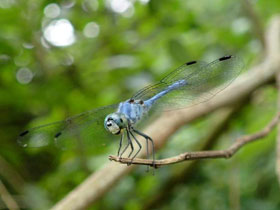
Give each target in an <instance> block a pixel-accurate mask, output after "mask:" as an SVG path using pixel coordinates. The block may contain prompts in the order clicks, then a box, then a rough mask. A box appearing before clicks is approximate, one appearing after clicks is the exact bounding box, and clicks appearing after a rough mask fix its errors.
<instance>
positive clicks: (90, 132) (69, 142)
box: [18, 105, 118, 148]
mask: <svg viewBox="0 0 280 210" xmlns="http://www.w3.org/2000/svg"><path fill="white" fill-rule="evenodd" d="M117 107H118V105H111V106H105V107H101V108H97V109H93V110H91V111H87V112H84V113H81V114H79V115H76V116H73V117H69V118H67V119H66V120H63V121H58V122H54V123H50V124H46V125H42V126H38V127H35V128H31V129H28V130H26V131H24V132H22V133H21V134H20V135H19V137H18V143H19V144H20V145H21V146H23V147H42V146H46V145H55V146H58V147H60V148H69V147H73V146H76V145H77V144H78V143H81V142H79V141H82V143H85V145H87V146H88V145H90V144H93V145H95V146H96V145H99V146H106V144H107V143H108V142H106V139H109V140H110V139H112V135H111V137H109V136H110V135H109V133H108V132H107V131H106V130H105V128H104V125H103V122H104V119H105V117H106V115H107V114H110V113H112V112H114V111H115V110H116V108H117ZM107 135H108V136H107ZM106 137H108V138H106Z"/></svg>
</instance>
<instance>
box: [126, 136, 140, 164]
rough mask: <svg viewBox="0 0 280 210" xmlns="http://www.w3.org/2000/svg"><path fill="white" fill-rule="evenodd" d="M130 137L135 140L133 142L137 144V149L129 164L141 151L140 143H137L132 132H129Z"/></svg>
mask: <svg viewBox="0 0 280 210" xmlns="http://www.w3.org/2000/svg"><path fill="white" fill-rule="evenodd" d="M129 133H130V135H131V136H132V138H133V139H134V140H135V142H136V143H137V144H138V146H139V149H138V151H137V152H136V153H135V155H134V156H133V157H132V158H131V163H132V162H133V159H134V158H135V157H136V156H137V155H138V153H139V152H140V151H141V149H142V145H141V144H140V142H139V141H138V139H137V138H136V137H135V136H134V134H133V133H132V131H129Z"/></svg>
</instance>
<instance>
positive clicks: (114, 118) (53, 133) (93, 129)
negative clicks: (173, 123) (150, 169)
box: [18, 55, 243, 163]
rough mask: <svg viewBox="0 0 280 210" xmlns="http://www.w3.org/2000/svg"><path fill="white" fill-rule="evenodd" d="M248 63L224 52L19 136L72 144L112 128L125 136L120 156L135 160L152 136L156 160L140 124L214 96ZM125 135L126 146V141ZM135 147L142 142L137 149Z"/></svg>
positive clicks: (25, 140) (24, 140)
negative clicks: (156, 114) (115, 100)
mask: <svg viewBox="0 0 280 210" xmlns="http://www.w3.org/2000/svg"><path fill="white" fill-rule="evenodd" d="M242 67H243V62H242V60H241V59H240V58H238V57H237V56H232V55H227V56H223V57H221V58H218V59H216V60H214V61H212V62H210V63H206V62H203V61H191V62H187V63H184V64H183V65H181V66H180V67H179V68H177V69H175V70H174V71H172V72H171V73H169V74H168V75H167V76H165V77H164V78H163V79H161V80H160V81H159V82H158V83H156V84H153V85H149V86H147V87H145V88H143V89H141V90H139V91H138V92H136V93H135V94H134V95H133V96H132V97H131V98H129V99H127V100H124V101H123V102H120V103H119V104H114V105H109V106H105V107H101V108H97V109H93V110H90V111H87V112H84V113H81V114H79V115H76V116H73V117H69V118H67V119H65V120H62V121H58V122H54V123H50V124H46V125H41V126H38V127H34V128H31V129H28V130H25V131H23V132H22V133H20V134H19V136H18V143H19V144H20V145H21V146H23V147H41V146H46V145H49V144H55V145H59V144H60V143H61V142H71V141H73V139H75V138H76V137H80V138H84V139H90V141H92V142H94V141H95V140H96V139H97V138H98V136H99V134H100V133H104V132H106V131H107V132H106V133H109V134H113V135H120V141H119V148H118V151H117V155H118V157H120V158H121V157H122V156H123V154H124V153H125V152H126V151H127V150H128V149H129V148H130V152H129V151H128V152H129V154H128V158H130V157H131V161H133V159H134V158H135V157H137V155H138V154H139V152H140V151H141V149H142V144H141V143H140V141H139V136H141V137H143V138H144V139H145V140H146V152H147V158H149V145H150V146H151V153H152V158H153V161H155V148H154V141H153V139H152V138H151V137H150V136H148V135H146V134H145V133H143V132H141V131H140V130H139V129H138V128H137V127H138V125H139V122H141V121H142V120H143V118H145V116H149V115H151V114H152V112H158V111H167V110H174V109H180V108H184V107H189V106H192V105H196V104H199V103H202V102H205V101H207V100H210V99H211V98H213V97H214V96H215V95H216V94H217V93H219V92H220V91H222V90H223V89H225V88H226V87H227V86H228V85H229V84H230V83H231V82H232V81H233V80H234V79H235V78H236V77H237V76H238V75H239V74H240V72H241V71H242ZM125 139H126V144H125V145H123V142H124V141H125ZM62 145H63V144H62ZM135 146H138V149H137V150H135V148H134V147H135ZM131 163H132V162H131Z"/></svg>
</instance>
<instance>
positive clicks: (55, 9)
mask: <svg viewBox="0 0 280 210" xmlns="http://www.w3.org/2000/svg"><path fill="white" fill-rule="evenodd" d="M44 14H45V15H46V17H48V18H56V17H58V16H59V15H60V7H59V6H58V5H57V4H55V3H52V4H48V5H47V6H46V7H45V9H44Z"/></svg>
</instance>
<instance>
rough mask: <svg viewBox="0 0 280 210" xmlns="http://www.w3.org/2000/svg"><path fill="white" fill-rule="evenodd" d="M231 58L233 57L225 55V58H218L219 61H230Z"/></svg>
mask: <svg viewBox="0 0 280 210" xmlns="http://www.w3.org/2000/svg"><path fill="white" fill-rule="evenodd" d="M232 57H233V56H232V55H226V56H223V57H221V58H219V61H224V60H228V59H230V58H232Z"/></svg>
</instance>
